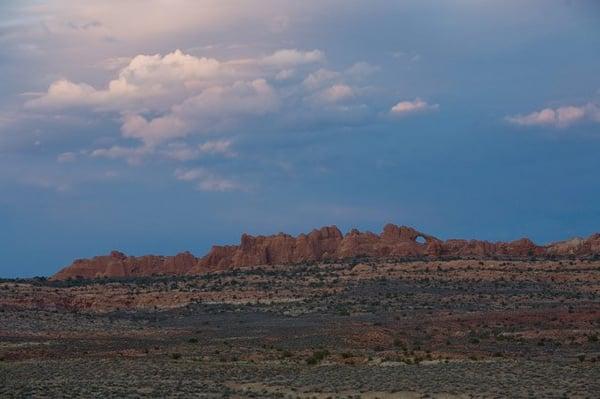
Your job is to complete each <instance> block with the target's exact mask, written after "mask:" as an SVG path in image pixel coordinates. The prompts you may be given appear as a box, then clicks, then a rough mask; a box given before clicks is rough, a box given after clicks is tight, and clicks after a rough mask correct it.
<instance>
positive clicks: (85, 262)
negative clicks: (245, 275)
mask: <svg viewBox="0 0 600 399" xmlns="http://www.w3.org/2000/svg"><path fill="white" fill-rule="evenodd" d="M598 254H600V234H595V235H592V236H590V237H589V238H587V239H581V238H575V239H571V240H567V241H561V242H557V243H553V244H550V245H547V246H539V245H536V244H534V243H533V242H532V241H531V240H529V239H527V238H522V239H520V240H516V241H512V242H497V243H492V242H488V241H479V240H457V239H450V240H447V241H442V240H439V239H437V238H435V237H433V236H430V235H427V234H424V233H421V232H419V231H417V230H415V229H413V228H410V227H405V226H396V225H393V224H388V225H386V226H385V227H384V229H383V232H382V233H381V234H375V233H371V232H360V231H358V230H351V231H350V232H349V233H347V234H346V235H345V236H344V235H342V233H341V232H340V230H339V229H338V228H337V227H335V226H328V227H323V228H321V229H318V230H313V231H312V232H310V233H309V234H300V235H299V236H297V237H293V236H291V235H288V234H283V233H279V234H276V235H272V236H257V237H253V236H250V235H247V234H244V235H242V238H241V242H240V245H228V246H214V247H213V248H212V249H211V250H210V252H209V253H208V254H207V255H206V256H204V257H203V258H196V257H194V256H193V255H192V254H190V253H189V252H184V253H181V254H178V255H176V256H155V255H147V256H140V257H134V256H126V255H125V254H123V253H121V252H117V251H113V252H112V253H111V254H110V255H106V256H97V257H94V258H92V259H79V260H76V261H75V262H74V263H73V264H72V265H70V266H68V267H66V268H64V269H62V270H61V271H59V272H58V273H56V274H55V275H54V276H52V279H54V280H66V279H69V278H97V277H133V276H152V275H188V274H202V273H206V272H209V271H215V270H224V269H228V268H236V267H246V266H256V265H274V264H291V263H299V262H305V261H321V260H327V259H332V260H335V259H344V258H351V257H358V256H368V257H375V258H377V257H380V258H385V257H411V258H412V257H429V258H444V257H464V258H481V259H484V258H490V257H507V258H509V257H513V258H514V257H520V258H523V257H531V256H591V255H598Z"/></svg>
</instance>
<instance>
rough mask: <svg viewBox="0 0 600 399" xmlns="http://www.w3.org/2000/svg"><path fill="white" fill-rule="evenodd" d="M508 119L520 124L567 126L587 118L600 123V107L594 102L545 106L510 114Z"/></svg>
mask: <svg viewBox="0 0 600 399" xmlns="http://www.w3.org/2000/svg"><path fill="white" fill-rule="evenodd" d="M506 120H508V121H509V122H510V123H512V124H515V125H519V126H552V127H558V128H565V127H569V126H571V125H573V124H575V123H578V122H582V121H586V120H587V121H593V122H599V123H600V107H599V106H598V105H596V104H593V103H587V104H585V105H582V106H574V105H568V106H563V107H558V108H544V109H542V110H539V111H534V112H531V113H529V114H525V115H514V116H508V117H507V118H506Z"/></svg>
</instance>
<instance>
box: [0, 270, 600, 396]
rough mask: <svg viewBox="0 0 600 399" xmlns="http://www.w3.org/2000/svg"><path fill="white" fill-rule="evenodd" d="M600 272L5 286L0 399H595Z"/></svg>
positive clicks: (264, 276) (238, 276)
mask: <svg viewBox="0 0 600 399" xmlns="http://www.w3.org/2000/svg"><path fill="white" fill-rule="evenodd" d="M599 335H600V260H597V259H563V260H560V261H559V260H554V261H550V260H535V259H532V260H527V261H525V260H513V261H508V260H485V261H480V260H445V261H439V260H436V261H401V260H387V261H382V260H378V261H369V260H368V259H362V260H354V261H348V262H337V263H327V262H321V263H313V264H298V265H288V266H264V267H253V268H243V269H236V270H230V271H222V272H214V273H208V274H204V275H199V276H193V277H182V276H179V277H153V278H136V279H102V280H89V281H62V282H59V281H52V282H51V281H46V280H42V279H38V280H4V281H2V282H0V397H2V398H22V397H34V398H44V397H65V398H69V397H73V398H74V397H85V398H92V397H98V398H123V397H132V398H135V397H157V398H163V397H181V398H183V397H206V398H218V397H230V398H241V397H254V398H337V397H352V398H358V397H362V398H376V397H378V398H392V397H406V398H469V397H489V398H503V397H531V398H554V397H568V398H594V397H596V398H597V397H599V396H600V342H599Z"/></svg>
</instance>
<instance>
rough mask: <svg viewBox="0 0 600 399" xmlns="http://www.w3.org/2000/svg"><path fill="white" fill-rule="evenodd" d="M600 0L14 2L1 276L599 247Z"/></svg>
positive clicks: (7, 11)
mask: <svg viewBox="0 0 600 399" xmlns="http://www.w3.org/2000/svg"><path fill="white" fill-rule="evenodd" d="M599 71H600V4H598V2H597V1H593V0H590V1H586V0H571V1H567V0H518V1H517V0H503V1H493V0H445V1H433V0H414V1H412V0H405V1H387V0H386V1H383V0H370V1H353V0H344V1H342V0H320V1H312V0H305V1H302V2H297V1H285V0H283V1H282V0H277V1H275V0H260V1H236V0H232V1H227V2H223V1H219V0H214V1H213V0H202V1H200V0H199V1H195V0H168V1H167V0H146V1H141V0H118V1H117V0H88V1H73V0H48V1H31V0H19V1H16V0H15V1H12V0H5V1H2V2H1V3H0V259H1V261H0V276H1V277H28V276H35V275H50V274H52V273H54V272H55V271H57V270H58V269H59V268H61V267H64V266H66V265H68V264H69V263H71V261H72V260H73V259H76V258H83V257H91V256H94V255H99V254H105V253H108V252H109V251H111V250H113V249H118V250H121V251H124V252H125V253H127V254H130V255H143V254H164V255H173V254H176V253H178V252H181V251H185V250H189V251H191V252H192V253H194V254H196V255H197V256H200V255H203V254H204V253H206V252H207V251H208V250H209V249H210V246H211V245H213V244H236V243H238V242H239V237H240V235H241V234H242V233H243V232H248V233H251V234H273V233H277V232H280V231H283V232H287V233H291V234H298V233H301V232H308V231H310V230H311V229H313V228H315V227H320V226H325V225H332V224H335V225H337V226H338V227H339V228H340V229H341V230H342V231H347V230H349V229H350V228H359V229H361V230H371V231H374V232H379V231H381V229H382V226H383V225H384V224H386V223H390V222H391V223H396V224H399V225H408V226H413V227H415V228H417V229H418V230H420V231H423V232H425V233H428V234H432V235H434V236H437V237H439V238H442V239H447V238H458V237H460V238H479V239H487V240H493V241H497V240H513V239H517V238H521V237H523V236H528V237H530V238H532V239H534V240H535V241H536V242H538V243H548V242H551V241H555V240H560V239H565V238H568V237H572V236H587V235H590V234H592V233H593V232H598V231H600V155H599V154H600V73H599Z"/></svg>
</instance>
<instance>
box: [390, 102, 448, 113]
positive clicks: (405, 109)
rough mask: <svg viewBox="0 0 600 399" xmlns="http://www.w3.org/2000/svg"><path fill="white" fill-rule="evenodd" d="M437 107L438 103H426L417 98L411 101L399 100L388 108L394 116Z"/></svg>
mask: <svg viewBox="0 0 600 399" xmlns="http://www.w3.org/2000/svg"><path fill="white" fill-rule="evenodd" d="M438 108H439V105H438V104H428V103H427V102H425V101H423V100H421V99H420V98H417V99H415V100H412V101H400V102H399V103H397V104H396V105H394V106H393V107H392V108H391V109H390V114H392V115H395V116H404V115H410V114H416V113H420V112H425V111H432V110H437V109H438Z"/></svg>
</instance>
